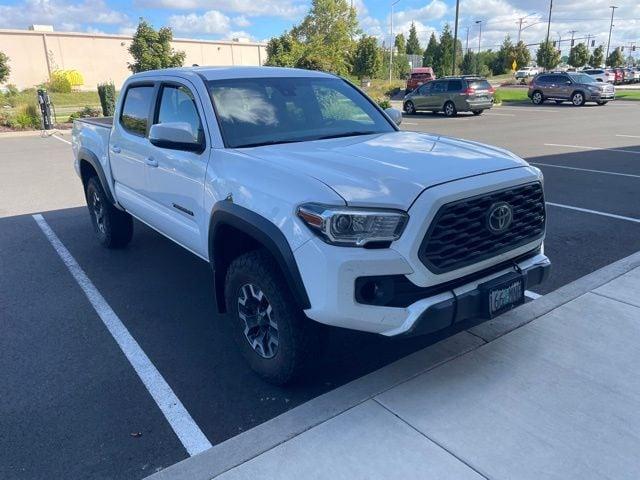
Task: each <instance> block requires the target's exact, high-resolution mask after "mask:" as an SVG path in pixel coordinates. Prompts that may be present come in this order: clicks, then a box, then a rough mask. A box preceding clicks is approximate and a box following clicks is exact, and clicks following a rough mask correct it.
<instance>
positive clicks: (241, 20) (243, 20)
mask: <svg viewBox="0 0 640 480" xmlns="http://www.w3.org/2000/svg"><path fill="white" fill-rule="evenodd" d="M231 21H232V22H233V24H234V25H235V26H237V27H241V28H244V27H248V26H249V25H251V22H250V21H249V20H248V19H247V17H245V16H244V15H240V16H238V17H235V18H233V19H232V20H231Z"/></svg>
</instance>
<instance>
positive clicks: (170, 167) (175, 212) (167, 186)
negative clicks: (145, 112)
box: [147, 81, 211, 257]
mask: <svg viewBox="0 0 640 480" xmlns="http://www.w3.org/2000/svg"><path fill="white" fill-rule="evenodd" d="M194 91H195V89H193V88H192V86H191V85H188V84H187V83H186V82H185V81H183V82H182V83H177V82H169V83H163V84H162V85H161V86H160V90H159V92H158V97H159V102H158V110H157V112H156V113H155V115H154V124H156V123H168V122H185V123H188V124H189V125H190V127H191V131H192V134H193V136H194V140H199V141H200V142H202V143H203V151H202V152H191V151H184V150H177V149H168V148H160V147H156V146H153V145H152V151H151V153H150V157H151V161H150V162H148V166H147V172H148V179H149V191H150V197H151V200H152V204H153V210H152V211H153V213H152V215H153V224H154V226H156V227H157V228H158V229H159V230H160V231H161V232H162V233H164V234H165V235H167V236H169V237H170V238H172V239H174V240H175V241H177V242H179V243H181V244H182V245H184V246H185V247H187V248H188V249H190V250H192V251H194V252H195V253H197V254H199V255H201V256H203V257H206V256H207V251H206V250H207V248H206V245H203V240H202V238H203V237H204V236H203V235H202V232H203V228H206V227H205V226H206V225H207V224H208V221H209V218H208V215H206V214H205V212H204V210H203V198H204V180H205V175H206V170H207V163H208V160H209V153H210V151H211V150H210V148H208V145H206V141H205V135H204V128H203V123H202V120H201V119H202V118H204V117H203V114H202V112H201V111H200V110H199V108H200V102H199V100H197V97H195V94H194V93H193V92H194Z"/></svg>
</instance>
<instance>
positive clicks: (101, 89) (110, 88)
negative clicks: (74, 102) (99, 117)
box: [98, 82, 116, 117]
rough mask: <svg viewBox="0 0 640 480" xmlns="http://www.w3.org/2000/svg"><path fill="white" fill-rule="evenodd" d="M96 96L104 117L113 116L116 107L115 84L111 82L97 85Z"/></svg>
mask: <svg viewBox="0 0 640 480" xmlns="http://www.w3.org/2000/svg"><path fill="white" fill-rule="evenodd" d="M98 96H99V97H100V105H102V114H103V115H104V116H105V117H111V116H113V112H114V111H115V108H116V86H115V85H114V84H113V82H109V83H101V84H100V85H98Z"/></svg>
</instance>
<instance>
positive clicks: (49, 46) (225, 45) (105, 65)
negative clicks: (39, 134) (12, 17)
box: [0, 29, 266, 90]
mask: <svg viewBox="0 0 640 480" xmlns="http://www.w3.org/2000/svg"><path fill="white" fill-rule="evenodd" d="M131 40H132V37H130V36H125V35H102V34H100V35H98V34H90V33H71V32H55V31H46V30H44V29H38V30H1V29H0V51H2V52H4V53H5V54H6V55H7V56H8V57H9V58H10V63H9V66H10V67H11V75H10V77H9V80H8V82H7V83H12V84H15V85H16V86H17V87H18V88H21V89H22V88H28V87H33V86H34V85H38V84H40V83H42V82H44V81H46V80H48V79H49V75H50V74H51V72H52V71H55V70H78V71H79V72H80V73H81V74H82V76H83V77H84V86H82V87H80V88H81V89H84V90H94V89H95V88H96V85H97V84H98V83H102V82H105V81H109V80H112V81H113V82H114V83H115V84H116V88H117V89H119V88H120V85H122V83H123V82H124V80H125V79H126V78H127V77H128V76H129V75H131V71H130V70H129V69H128V67H127V64H128V63H129V62H132V61H133V60H132V58H131V55H129V52H128V48H129V45H130V44H131ZM173 47H174V48H175V49H176V50H182V51H184V52H185V53H186V54H187V57H186V60H185V63H184V64H185V65H193V64H194V63H195V64H198V65H262V64H263V63H264V61H265V60H266V49H265V47H266V46H265V45H264V44H262V43H252V42H236V41H205V40H188V39H175V40H174V41H173Z"/></svg>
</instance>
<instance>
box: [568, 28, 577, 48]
mask: <svg viewBox="0 0 640 480" xmlns="http://www.w3.org/2000/svg"><path fill="white" fill-rule="evenodd" d="M576 32H577V30H569V33H570V34H571V48H573V36H574V35H575V33H576Z"/></svg>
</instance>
